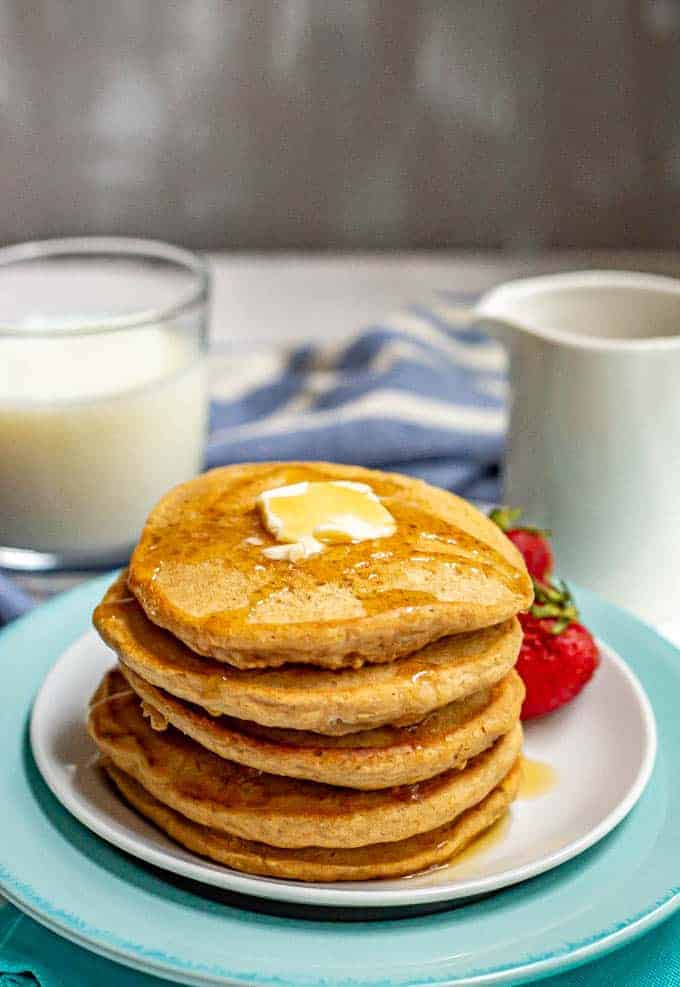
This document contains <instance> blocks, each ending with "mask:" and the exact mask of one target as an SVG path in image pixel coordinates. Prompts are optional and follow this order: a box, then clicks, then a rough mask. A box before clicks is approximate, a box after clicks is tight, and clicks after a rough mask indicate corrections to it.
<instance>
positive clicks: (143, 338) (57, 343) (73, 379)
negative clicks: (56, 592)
mask: <svg viewBox="0 0 680 987" xmlns="http://www.w3.org/2000/svg"><path fill="white" fill-rule="evenodd" d="M205 428H206V399H205V391H204V380H203V367H202V359H201V355H200V352H199V349H198V344H197V342H196V341H195V340H193V341H192V340H189V339H187V338H186V337H185V336H183V335H181V334H180V333H178V332H176V331H173V330H171V329H170V328H169V327H166V326H163V325H157V326H148V327H144V328H137V329H133V330H121V331H118V332H107V333H90V334H86V335H82V336H74V335H67V334H59V333H57V334H55V335H52V336H48V337H42V338H41V337H38V336H35V337H31V336H19V337H17V338H11V337H4V338H0V546H5V547H14V548H31V549H36V550H41V551H45V552H52V553H57V554H59V553H68V554H69V555H79V554H80V555H88V554H93V555H95V556H96V555H97V554H99V555H102V556H104V555H107V554H110V553H111V552H112V551H115V550H117V549H121V550H124V549H125V547H127V546H130V545H131V544H132V543H133V542H134V541H135V540H136V538H137V536H138V535H139V531H140V529H141V527H142V525H143V523H144V520H145V517H146V515H147V513H148V512H149V510H150V508H151V507H152V506H153V504H154V503H155V502H156V501H157V500H158V498H159V497H160V496H161V495H162V494H163V493H165V492H166V491H167V490H168V489H169V488H170V487H172V486H174V485H175V484H177V483H180V482H181V481H183V480H186V479H188V478H189V477H191V476H193V475H194V474H195V473H196V472H197V471H198V470H200V468H201V464H202V457H203V447H204V437H205Z"/></svg>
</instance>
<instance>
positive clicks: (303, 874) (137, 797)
mask: <svg viewBox="0 0 680 987" xmlns="http://www.w3.org/2000/svg"><path fill="white" fill-rule="evenodd" d="M104 767H105V769H106V771H107V772H108V774H109V775H110V777H111V778H112V780H113V781H114V782H115V784H116V786H117V787H118V789H119V790H120V792H121V793H122V795H123V796H124V798H125V799H126V800H127V801H128V802H129V803H130V805H132V806H133V807H134V808H135V809H137V810H138V811H139V812H140V813H141V814H142V815H143V816H145V817H146V818H147V819H149V820H151V822H153V823H155V825H156V826H158V828H159V829H161V830H163V831H164V832H165V833H167V834H168V836H170V837H171V838H172V839H173V840H175V841H176V842H177V843H180V844H181V845H182V846H184V847H186V848H187V849H189V850H191V851H192V852H194V853H198V854H200V855H201V856H202V857H208V858H209V859H210V860H214V861H216V862H217V863H218V864H224V866H226V867H231V868H233V869H234V870H238V871H244V872H245V873H247V874H260V875H265V876H269V877H279V878H290V879H292V880H297V881H365V880H369V879H371V878H394V877H403V876H404V875H406V874H413V873H415V872H416V871H419V870H424V869H425V868H427V867H433V866H437V865H442V864H446V863H448V862H449V861H450V860H451V858H452V857H454V856H455V854H457V853H459V852H460V851H461V850H463V849H464V848H465V846H466V845H467V844H468V843H470V841H471V840H473V839H474V838H475V837H476V836H478V835H479V834H480V833H482V832H483V831H484V830H485V829H487V828H488V827H489V826H491V825H492V824H493V823H494V822H495V821H496V820H497V819H499V818H500V817H501V816H502V815H503V813H504V812H505V811H506V810H507V808H508V806H509V805H510V803H511V802H512V800H513V799H514V798H515V796H516V794H517V789H518V786H519V779H520V768H519V763H518V762H515V764H514V765H513V767H512V768H511V769H510V771H509V772H508V774H507V775H506V776H505V778H503V780H502V781H501V782H500V784H499V785H497V786H496V787H495V788H494V789H492V791H491V792H490V793H489V794H488V795H487V796H486V798H485V799H483V800H482V801H481V802H480V803H479V804H478V805H475V806H473V807H472V808H471V809H467V810H466V811H465V812H463V813H462V815H460V816H458V817H457V818H456V819H454V820H453V821H452V822H449V823H446V824H445V825H443V826H439V827H438V828H437V829H434V830H430V831H429V832H427V833H420V834H418V835H417V836H411V837H410V838H409V839H406V840H399V841H397V842H394V843H379V844H374V845H373V846H365V847H358V848H355V849H350V850H343V849H336V850H333V849H322V848H319V847H305V848H302V849H292V850H291V849H288V850H287V849H282V848H280V847H270V846H267V845H266V844H265V843H256V842H253V841H250V840H243V839H239V837H238V836H229V835H227V834H225V833H220V832H218V831H217V830H215V829H209V828H208V827H206V826H201V825H200V824H199V823H196V822H192V821H191V820H190V819H187V818H186V816H183V815H181V814H180V813H179V812H175V810H174V809H170V808H168V806H166V805H163V803H162V802H159V801H158V799H156V798H154V796H153V795H151V794H150V793H149V792H147V791H146V789H144V788H143V787H142V786H141V785H140V784H139V782H137V781H135V780H134V779H133V778H131V777H130V775H127V774H125V772H124V771H121V770H120V768H118V767H116V766H115V765H114V764H113V763H112V762H111V761H110V760H106V759H105V761H104ZM454 862H455V861H454Z"/></svg>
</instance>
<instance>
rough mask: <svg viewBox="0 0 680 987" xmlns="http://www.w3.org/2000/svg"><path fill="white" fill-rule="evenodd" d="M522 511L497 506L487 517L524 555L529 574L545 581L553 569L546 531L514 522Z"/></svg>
mask: <svg viewBox="0 0 680 987" xmlns="http://www.w3.org/2000/svg"><path fill="white" fill-rule="evenodd" d="M521 513H522V511H521V510H520V509H519V508H511V507H497V508H496V509H495V510H493V511H491V513H490V514H489V517H490V518H491V520H492V521H494V522H495V523H496V524H497V525H498V527H499V528H500V529H501V531H503V532H505V534H506V535H507V536H508V538H509V539H510V541H511V542H512V543H513V544H514V545H515V546H516V547H517V548H518V549H519V550H520V552H521V553H522V555H523V556H524V561H525V563H526V567H527V569H528V570H529V575H530V576H531V577H532V578H533V579H535V580H537V581H538V582H539V583H543V582H546V581H547V580H548V579H549V577H550V573H551V572H552V570H553V564H554V560H553V554H552V550H551V548H550V543H549V542H548V538H547V535H548V532H547V531H542V530H541V529H540V528H519V527H516V525H515V522H516V521H517V520H518V519H519V517H520V515H521Z"/></svg>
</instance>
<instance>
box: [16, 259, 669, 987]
mask: <svg viewBox="0 0 680 987" xmlns="http://www.w3.org/2000/svg"><path fill="white" fill-rule="evenodd" d="M209 260H210V263H211V267H212V272H213V278H214V284H213V303H212V311H211V320H210V326H211V329H210V337H211V348H212V350H213V352H214V353H215V355H216V358H217V359H218V360H219V359H225V360H229V359H232V358H236V359H240V360H243V358H244V355H245V358H246V360H245V362H243V364H242V365H243V367H244V374H246V370H245V368H246V365H247V375H246V376H247V379H248V384H249V386H253V385H254V384H255V383H256V382H257V381H258V379H261V380H262V382H263V383H264V382H266V381H267V379H268V374H269V372H270V369H271V360H272V353H273V352H275V351H276V350H280V349H281V348H286V349H290V348H293V347H296V346H299V345H301V344H306V343H309V342H312V343H314V345H316V346H319V347H328V348H332V347H333V346H334V345H336V344H338V343H339V342H340V341H341V340H342V339H343V338H344V337H346V336H348V335H349V334H351V333H352V332H355V331H356V330H358V329H360V328H362V327H366V326H370V325H371V324H372V323H374V322H377V321H379V320H381V319H384V318H385V317H386V315H388V314H389V313H392V312H395V311H403V310H406V309H407V308H408V307H409V306H410V305H412V304H420V305H425V306H426V305H427V304H428V302H429V301H431V300H432V299H433V298H436V297H437V296H438V295H439V294H440V293H442V292H445V293H447V294H448V295H450V296H455V297H457V298H460V299H461V301H463V302H464V301H465V299H467V298H469V299H473V298H475V297H476V296H478V295H479V294H480V293H482V292H483V291H485V290H487V289H488V288H490V287H491V286H493V285H495V284H497V283H499V282H501V281H506V280H508V279H510V278H513V277H522V276H527V275H530V274H537V273H552V272H556V271H562V270H572V269H582V268H595V269H610V268H616V269H626V270H641V271H650V272H654V273H663V274H669V275H677V276H680V253H677V254H676V253H670V252H633V251H620V252H611V251H607V252H602V251H589V252H583V251H578V252H577V251H573V252H543V253H540V254H533V253H532V254H528V253H522V252H519V251H518V252H513V253H512V254H501V253H491V252H474V253H471V252H449V251H442V252H437V253H426V252H413V253H390V254H379V253H370V254H361V253H359V254H357V253H352V254H335V253H287V252H284V253H276V254H264V253H262V254H252V253H231V252H218V253H212V254H210V255H209ZM89 575H91V574H90V573H85V572H70V573H56V574H50V575H40V574H36V575H33V574H22V575H21V576H20V577H18V578H17V577H15V578H14V580H13V582H14V584H15V585H18V587H19V589H20V591H22V592H23V593H25V594H26V595H27V597H29V598H30V600H31V601H32V602H34V603H39V602H41V601H43V600H45V599H47V598H48V597H52V596H53V595H55V594H56V593H58V592H60V591H62V590H66V589H70V588H72V587H74V586H76V585H77V584H78V583H80V582H82V581H83V580H84V579H85V578H87V577H88V576H89ZM657 629H658V630H659V631H660V632H661V633H662V634H663V635H665V636H666V637H667V638H668V639H669V640H671V641H673V642H674V643H676V644H677V645H678V646H680V619H678V620H677V621H671V622H666V623H664V624H663V625H662V626H660V627H658V628H657ZM4 907H5V906H3V904H2V899H0V987H25V985H31V984H35V983H38V984H39V985H40V987H52V985H53V984H54V985H56V984H61V982H62V981H61V980H59V979H54V980H52V979H50V972H49V968H50V964H51V965H52V966H53V967H54V966H55V965H56V966H58V965H60V964H61V965H63V964H68V963H71V962H73V959H72V958H73V956H74V955H76V951H75V948H74V947H72V946H70V945H69V944H67V943H65V942H64V941H63V940H60V939H58V938H57V937H56V936H55V935H54V934H53V933H52V932H49V931H47V930H45V929H43V928H41V927H39V926H37V925H34V924H33V923H32V922H31V921H30V920H27V919H20V920H19V922H18V925H17V927H16V928H15V927H14V926H12V927H7V926H6V925H5V926H3V924H2V915H3V911H4ZM93 907H94V908H96V905H93ZM4 946H7V947H8V948H9V954H8V955H11V956H14V957H15V963H14V965H13V966H11V967H10V966H8V967H7V972H5V973H3V958H4V957H3V947H4ZM22 956H23V958H24V960H25V962H26V966H25V970H26V971H28V970H31V971H33V974H34V977H35V979H31V978H30V977H29V976H28V975H27V976H24V975H23V973H22V969H21V967H20V958H21V957H22ZM79 962H80V960H79ZM94 962H96V963H97V964H101V971H98V972H97V976H98V977H100V979H101V981H102V983H103V984H108V983H111V984H113V983H116V984H120V985H121V987H128V985H129V987H136V985H139V987H142V985H145V987H146V985H147V984H148V985H149V987H152V985H155V984H158V985H159V987H160V984H161V981H156V980H155V979H154V978H152V977H149V976H147V975H145V974H138V973H135V972H133V971H131V970H127V969H126V970H125V971H124V973H123V972H122V968H120V969H121V973H120V976H119V977H118V976H117V975H116V974H114V973H112V971H113V970H114V969H115V968H114V967H112V966H111V964H110V963H108V962H107V961H105V960H101V961H100V960H96V961H94V960H93V963H94ZM83 964H84V966H83V971H84V970H85V968H86V963H85V960H83ZM43 970H44V971H45V972H44V981H43V980H41V979H40V977H41V971H43ZM94 970H95V967H94V966H93V967H92V972H91V974H90V975H91V976H94ZM80 975H81V976H82V977H83V979H82V980H78V981H77V983H78V987H80V985H81V983H82V984H85V983H87V982H88V981H87V979H86V978H87V975H88V974H87V973H86V972H83V973H81V974H80ZM107 977H108V978H109V979H108V980H107V979H106V978H107ZM606 981H612V982H614V983H620V984H630V985H632V987H638V985H640V987H647V985H649V987H654V985H662V984H663V985H671V987H672V985H673V984H676V983H677V984H680V916H679V915H677V914H676V915H675V916H674V917H672V918H670V919H669V920H668V921H667V922H665V923H664V924H662V925H661V926H660V927H658V928H656V929H654V930H653V931H651V932H649V933H648V934H646V935H644V936H643V937H641V938H640V939H638V940H637V941H635V942H633V943H631V944H629V945H627V946H625V947H623V948H622V949H620V950H617V951H615V952H613V953H612V954H611V955H609V956H605V957H603V958H601V959H597V960H595V962H593V963H591V964H587V965H585V966H580V967H578V968H576V969H573V970H571V971H569V972H567V973H564V974H561V975H558V976H555V977H554V978H552V979H550V980H546V981H545V983H550V984H554V985H555V987H591V985H596V984H599V983H603V982H606ZM423 982H424V981H423Z"/></svg>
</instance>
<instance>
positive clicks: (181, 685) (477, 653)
mask: <svg viewBox="0 0 680 987" xmlns="http://www.w3.org/2000/svg"><path fill="white" fill-rule="evenodd" d="M93 623H94V625H95V627H96V629H97V631H98V633H99V635H100V637H101V638H102V640H103V641H104V642H105V644H107V645H108V646H109V647H110V648H111V649H112V650H113V651H114V652H115V653H116V654H117V656H118V658H119V660H120V661H121V663H122V664H124V665H125V666H126V667H127V668H130V669H132V671H133V672H135V673H136V674H137V675H139V676H140V677H141V678H143V679H145V680H146V681H147V682H149V683H151V684H152V685H154V686H157V687H158V688H160V689H163V690H164V691H165V692H169V693H171V694H172V695H173V696H176V697H177V698H178V699H184V700H186V701H187V702H190V703H194V704H195V705H198V706H202V707H203V709H206V710H207V711H208V712H209V713H211V714H212V715H214V716H219V715H226V716H233V717H236V719H240V720H250V721H252V722H254V723H260V724H262V725H263V726H269V727H281V728H284V729H291V730H310V731H312V732H313V733H322V734H328V735H338V736H340V735H343V734H347V733H353V732H356V731H359V730H367V729H370V728H371V727H378V726H382V725H383V724H385V723H396V722H416V721H417V720H421V719H422V718H423V717H424V716H426V715H427V714H428V713H430V712H431V711H432V710H433V709H437V708H439V707H440V706H446V705H447V704H448V703H450V702H454V701H455V700H457V699H461V698H463V697H464V696H466V695H469V694H470V693H472V692H476V691H478V690H479V689H484V688H488V687H489V686H493V685H495V683H496V682H499V681H500V680H501V679H502V678H503V677H504V676H505V675H507V673H508V672H509V671H510V669H511V668H512V667H513V666H514V664H515V662H516V660H517V656H518V654H519V650H520V647H521V643H522V628H521V625H520V623H519V620H518V619H517V618H516V617H512V618H510V619H509V620H507V621H505V622H503V623H501V624H496V625H494V626H492V627H487V628H484V629H482V630H479V631H473V632H470V633H469V634H462V635H456V636H454V637H447V638H442V639H440V640H439V641H436V642H433V643H432V644H429V645H427V646H426V647H425V648H424V649H422V650H421V651H419V652H417V654H414V655H407V656H406V657H403V658H400V659H398V660H397V661H396V662H393V663H391V664H388V665H366V666H364V667H363V668H360V669H345V670H342V671H339V672H333V671H331V670H329V669H317V668H312V667H310V666H302V665H291V666H284V667H283V668H281V669H271V670H266V669H262V670H242V669H235V668H232V667H230V666H229V665H224V664H220V663H219V662H215V661H211V660H210V659H207V658H201V657H199V656H198V655H195V654H193V653H192V652H191V651H190V650H189V649H188V648H187V646H186V645H185V644H183V643H182V642H181V641H178V640H177V639H176V638H174V637H173V636H172V635H171V634H170V633H169V632H168V631H165V630H162V629H161V628H159V627H157V626H156V625H155V624H152V623H151V621H150V620H149V619H148V617H147V616H146V614H145V613H144V611H143V610H142V608H141V607H140V606H139V604H138V603H137V602H136V600H135V599H134V598H131V597H130V594H129V591H128V590H127V587H126V581H125V573H122V574H121V575H120V576H119V577H118V579H117V580H116V581H115V582H114V583H113V584H112V585H111V586H110V587H109V589H108V590H107V591H106V593H105V595H104V598H103V600H102V602H101V603H100V604H99V606H98V607H97V608H96V609H95V611H94V615H93ZM461 649H462V650H465V649H468V650H469V651H470V652H471V654H470V655H469V657H467V656H465V657H464V658H462V659H461V657H460V654H461ZM447 653H450V655H451V659H450V660H448V659H447Z"/></svg>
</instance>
